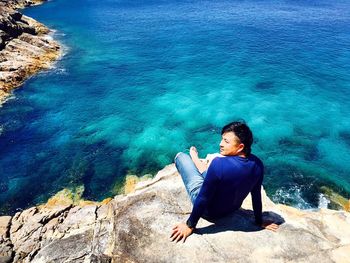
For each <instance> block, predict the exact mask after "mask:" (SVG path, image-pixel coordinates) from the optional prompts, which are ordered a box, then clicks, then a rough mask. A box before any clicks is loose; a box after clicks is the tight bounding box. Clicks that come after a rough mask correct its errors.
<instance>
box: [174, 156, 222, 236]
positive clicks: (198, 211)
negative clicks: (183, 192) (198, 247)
mask: <svg viewBox="0 0 350 263" xmlns="http://www.w3.org/2000/svg"><path fill="white" fill-rule="evenodd" d="M219 165H220V163H219V160H218V159H217V160H216V159H214V160H213V162H212V164H211V165H210V166H209V169H208V172H207V175H206V177H205V179H204V182H203V185H202V187H201V189H200V191H199V194H198V196H197V198H196V200H195V202H194V204H193V209H192V213H191V215H190V217H189V218H188V220H187V221H186V224H184V223H180V224H177V225H176V226H175V227H174V228H173V232H172V234H171V236H170V238H172V241H176V242H178V241H180V240H182V239H183V242H185V240H186V238H187V237H188V236H189V235H191V234H192V232H193V230H194V228H195V227H196V225H197V223H198V220H199V218H200V217H201V216H202V214H203V212H204V210H205V208H206V207H207V205H208V201H209V200H211V198H212V197H213V195H214V194H215V191H216V187H217V183H218V180H219V179H218V176H217V172H218V169H220V167H219Z"/></svg>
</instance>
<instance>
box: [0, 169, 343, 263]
mask: <svg viewBox="0 0 350 263" xmlns="http://www.w3.org/2000/svg"><path fill="white" fill-rule="evenodd" d="M263 202H264V211H265V212H264V217H265V218H266V219H268V218H270V219H274V220H275V221H278V222H279V223H280V224H281V226H280V229H279V231H278V232H276V233H274V232H270V231H268V230H262V229H260V228H259V227H257V226H255V225H254V216H253V212H252V210H251V202H250V197H247V199H246V200H245V202H244V204H243V207H242V209H241V210H240V211H237V212H236V213H233V214H232V215H230V216H228V217H226V218H223V219H221V220H218V221H217V222H215V223H212V222H208V221H205V220H203V219H201V220H200V222H199V225H198V226H197V227H198V229H197V230H196V233H194V234H193V235H191V236H190V237H189V238H188V239H187V241H186V242H185V243H178V244H176V243H173V242H170V238H169V235H170V233H171V228H172V226H173V225H174V224H176V223H178V222H184V221H185V220H186V219H187V217H188V215H189V214H190V212H191V204H190V202H189V199H188V197H187V195H186V192H185V190H184V187H183V184H182V180H181V178H180V176H179V175H178V173H177V172H176V169H175V166H174V165H169V166H167V167H165V168H164V169H163V170H161V171H160V172H159V173H158V174H157V175H156V177H155V178H154V179H149V180H147V181H142V182H139V183H138V184H137V185H136V190H135V192H133V193H130V194H128V195H118V196H116V197H115V198H114V199H111V200H110V201H109V202H105V203H103V204H97V203H96V204H94V203H86V205H83V206H77V205H72V204H69V203H67V202H63V204H62V205H60V204H59V202H48V203H47V204H46V205H42V206H39V207H32V208H30V209H27V210H24V211H23V212H19V213H17V214H16V215H14V216H13V217H0V262H29V261H31V262H317V263H321V262H350V254H349V251H350V214H349V213H347V212H345V211H333V210H328V209H321V210H319V211H301V210H298V209H295V208H292V207H288V206H284V205H276V204H274V203H273V202H272V201H271V200H270V199H269V198H268V197H267V196H266V195H265V193H263Z"/></svg>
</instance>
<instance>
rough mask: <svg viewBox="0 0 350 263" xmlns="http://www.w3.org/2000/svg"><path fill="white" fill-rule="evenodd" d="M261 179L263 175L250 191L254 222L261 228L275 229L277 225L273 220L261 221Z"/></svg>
mask: <svg viewBox="0 0 350 263" xmlns="http://www.w3.org/2000/svg"><path fill="white" fill-rule="evenodd" d="M262 181H263V176H261V179H259V181H258V183H257V184H256V185H255V186H254V188H253V190H252V191H251V195H252V204H253V210H254V216H255V223H256V224H257V225H259V226H261V227H262V228H265V229H268V230H271V231H277V229H278V227H279V226H278V225H277V224H275V223H274V222H273V221H263V219H262V201H261V185H262Z"/></svg>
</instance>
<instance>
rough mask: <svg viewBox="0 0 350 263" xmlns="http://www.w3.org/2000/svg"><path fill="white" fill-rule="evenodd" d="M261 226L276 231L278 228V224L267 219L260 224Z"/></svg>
mask: <svg viewBox="0 0 350 263" xmlns="http://www.w3.org/2000/svg"><path fill="white" fill-rule="evenodd" d="M261 227H262V228H265V229H267V230H271V231H273V232H276V231H277V229H278V228H279V225H277V224H275V223H274V222H273V221H270V220H267V221H264V222H263V223H262V224H261Z"/></svg>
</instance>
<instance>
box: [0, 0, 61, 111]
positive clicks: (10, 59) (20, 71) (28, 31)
mask: <svg viewBox="0 0 350 263" xmlns="http://www.w3.org/2000/svg"><path fill="white" fill-rule="evenodd" d="M43 2H45V1H42V0H9V1H4V0H1V1H0V106H1V105H2V104H3V103H4V102H5V101H6V99H7V98H8V97H9V96H10V95H11V91H12V90H13V89H15V88H17V87H19V86H21V85H22V84H23V83H24V81H25V80H27V79H28V78H29V77H30V76H32V75H34V74H35V73H37V72H38V71H40V70H43V69H48V68H50V66H51V65H52V62H53V61H55V60H57V59H58V58H59V56H60V54H61V48H60V46H59V44H58V43H57V42H56V41H54V40H53V39H52V37H51V35H50V34H51V33H52V31H51V30H50V29H48V28H47V27H46V26H45V25H43V24H41V23H39V22H38V21H36V20H34V19H32V18H30V17H28V16H25V15H22V14H21V13H20V12H19V11H17V10H18V9H20V8H24V7H27V6H31V5H38V4H41V3H43Z"/></svg>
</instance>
